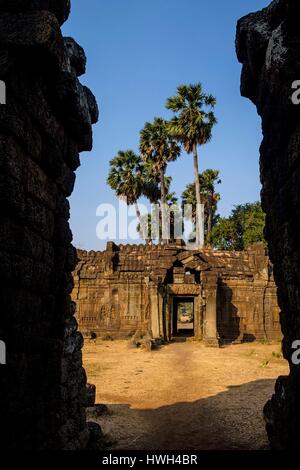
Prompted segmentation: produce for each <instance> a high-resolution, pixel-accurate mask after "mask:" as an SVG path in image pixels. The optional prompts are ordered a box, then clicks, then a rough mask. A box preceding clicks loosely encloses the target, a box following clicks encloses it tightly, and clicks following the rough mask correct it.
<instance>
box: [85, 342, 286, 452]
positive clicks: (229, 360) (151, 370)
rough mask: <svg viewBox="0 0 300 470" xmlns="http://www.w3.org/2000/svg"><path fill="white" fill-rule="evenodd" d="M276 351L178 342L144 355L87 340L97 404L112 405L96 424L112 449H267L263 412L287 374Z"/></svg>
mask: <svg viewBox="0 0 300 470" xmlns="http://www.w3.org/2000/svg"><path fill="white" fill-rule="evenodd" d="M279 352H280V345H279V344H273V345H263V344H259V343H257V344H256V343H255V344H254V343H252V344H243V345H232V346H228V347H226V348H221V349H215V348H206V347H204V346H203V345H202V344H201V343H197V342H176V343H172V344H169V345H167V346H164V347H162V348H161V349H160V350H157V351H153V352H151V353H147V352H144V351H140V350H136V349H129V348H128V345H127V342H126V341H112V342H104V341H102V342H101V341H97V343H96V344H94V343H89V342H86V344H85V347H84V365H85V367H86V371H87V374H88V381H89V382H91V383H94V384H95V385H96V386H97V400H96V402H97V403H105V404H107V405H108V407H109V414H108V415H105V416H102V417H100V418H98V419H97V421H98V422H99V423H100V425H101V426H102V429H103V431H104V433H105V434H106V436H107V437H108V440H110V441H111V445H110V447H111V448H114V449H145V450H148V449H149V450H153V449H157V450H158V449H167V450H169V449H173V450H175V449H176V450H177V449H178V450H203V449H264V448H267V445H268V443H267V439H266V434H265V429H264V421H263V418H262V409H263V406H264V404H265V402H266V401H267V399H268V398H269V397H270V396H271V395H272V393H273V389H274V383H275V379H276V378H277V377H278V375H284V374H286V373H287V372H288V367H287V363H286V361H284V360H283V359H282V358H278V357H277V355H278V353H279ZM92 419H93V420H95V417H94V416H92Z"/></svg>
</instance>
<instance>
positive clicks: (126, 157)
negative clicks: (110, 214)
mask: <svg viewBox="0 0 300 470" xmlns="http://www.w3.org/2000/svg"><path fill="white" fill-rule="evenodd" d="M109 165H110V171H109V175H108V178H107V184H108V185H109V186H110V187H111V189H112V190H114V191H115V193H116V196H117V197H118V198H119V199H125V200H126V202H127V204H128V205H134V206H135V210H136V215H137V218H138V220H139V222H140V221H141V213H140V210H139V206H138V200H139V198H140V197H141V196H142V194H143V182H144V178H145V171H144V165H143V162H142V161H141V158H140V157H139V156H138V155H136V154H135V153H134V152H133V151H132V150H126V151H125V152H124V151H121V150H120V151H119V152H118V154H117V155H116V156H115V157H114V158H113V159H112V160H111V161H110V163H109Z"/></svg>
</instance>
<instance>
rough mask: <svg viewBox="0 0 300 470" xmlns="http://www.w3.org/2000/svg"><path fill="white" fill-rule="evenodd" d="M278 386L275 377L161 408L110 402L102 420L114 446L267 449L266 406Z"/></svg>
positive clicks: (131, 447) (159, 448) (168, 448)
mask: <svg viewBox="0 0 300 470" xmlns="http://www.w3.org/2000/svg"><path fill="white" fill-rule="evenodd" d="M273 388H274V380H269V379H265V380H257V381H254V382H250V383H246V384H243V385H240V386H236V385H234V386H231V387H228V389H227V391H225V392H221V393H219V394H217V395H215V396H211V397H208V398H204V399H200V400H197V401H194V402H191V403H176V404H174V405H170V406H162V407H160V408H157V409H149V410H141V409H134V408H131V407H130V405H128V404H115V405H108V407H109V414H108V415H107V416H103V417H101V418H99V419H98V421H99V423H100V424H101V425H102V428H103V430H104V432H105V433H106V434H107V436H108V437H109V438H112V436H113V440H114V442H113V443H112V444H111V446H110V448H112V449H122V450H125V449H126V450H127V449H128V450H129V449H134V450H136V449H142V450H153V449H156V450H161V449H165V450H171V449H173V450H175V449H176V450H227V449H228V450H254V449H267V448H268V441H267V437H266V433H265V425H264V420H263V417H262V409H263V406H264V404H265V402H266V401H267V399H268V398H269V397H270V395H271V394H272V393H273ZM153 393H155V390H153ZM258 397H259V398H258Z"/></svg>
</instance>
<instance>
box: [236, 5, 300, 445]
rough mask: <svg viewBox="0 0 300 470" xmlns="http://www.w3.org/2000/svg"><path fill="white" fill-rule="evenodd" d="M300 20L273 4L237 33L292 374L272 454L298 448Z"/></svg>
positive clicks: (271, 427)
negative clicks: (253, 112)
mask: <svg viewBox="0 0 300 470" xmlns="http://www.w3.org/2000/svg"><path fill="white" fill-rule="evenodd" d="M299 17H300V2H299V0H276V1H273V2H272V3H271V4H270V6H269V7H268V8H265V9H264V10H262V11H261V12H258V13H253V14H251V15H249V16H247V17H245V18H242V19H241V20H240V21H239V23H238V29H237V54H238V58H239V60H240V62H241V63H242V64H243V71H242V86H241V92H242V95H243V96H247V97H249V98H250V99H251V100H252V101H253V102H254V104H255V105H256V106H257V110H258V113H259V115H260V116H261V118H262V129H263V136H264V137H263V142H262V145H261V152H260V169H261V181H262V185H263V189H262V203H263V208H264V210H265V212H266V214H267V221H266V238H267V240H268V245H269V253H270V258H271V261H272V263H273V264H274V276H275V281H276V284H277V286H278V298H279V305H280V308H281V327H282V332H283V335H284V339H283V354H284V357H285V358H286V359H287V361H288V362H289V364H290V375H289V376H288V377H280V378H279V379H278V380H277V384H276V390H275V394H274V396H273V397H272V399H271V400H270V401H269V402H268V403H267V405H266V407H265V418H266V422H267V431H268V435H269V439H270V442H271V446H272V447H273V448H275V449H287V448H293V449H296V448H297V449H299V447H300V432H299V431H300V368H299V365H297V364H293V361H292V355H293V352H294V350H293V347H292V346H293V342H294V341H295V340H299V339H300V263H299V261H300V192H299V188H300V158H299V155H300V106H299V104H297V103H296V102H295V103H293V100H292V95H293V93H294V91H295V90H293V87H292V86H293V83H294V82H295V81H296V80H300V29H299Z"/></svg>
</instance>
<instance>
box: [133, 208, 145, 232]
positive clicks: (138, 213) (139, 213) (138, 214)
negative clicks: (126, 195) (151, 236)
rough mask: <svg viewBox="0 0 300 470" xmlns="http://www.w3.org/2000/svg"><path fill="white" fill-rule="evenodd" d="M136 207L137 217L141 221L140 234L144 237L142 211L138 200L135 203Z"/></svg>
mask: <svg viewBox="0 0 300 470" xmlns="http://www.w3.org/2000/svg"><path fill="white" fill-rule="evenodd" d="M134 207H135V212H136V216H137V219H138V221H139V226H140V235H141V236H142V237H144V233H143V226H142V217H141V211H140V208H139V205H138V203H137V202H135V203H134Z"/></svg>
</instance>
